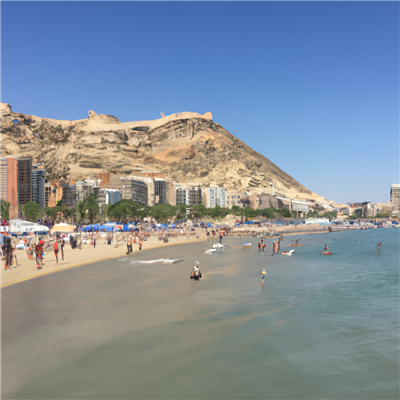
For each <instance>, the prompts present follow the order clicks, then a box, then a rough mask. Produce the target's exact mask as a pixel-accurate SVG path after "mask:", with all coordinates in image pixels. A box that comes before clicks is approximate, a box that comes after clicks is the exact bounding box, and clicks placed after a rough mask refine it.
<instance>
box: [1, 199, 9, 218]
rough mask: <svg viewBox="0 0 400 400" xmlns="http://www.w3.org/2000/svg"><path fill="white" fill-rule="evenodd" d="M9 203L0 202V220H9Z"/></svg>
mask: <svg viewBox="0 0 400 400" xmlns="http://www.w3.org/2000/svg"><path fill="white" fill-rule="evenodd" d="M10 205H11V204H10V202H8V201H5V200H1V218H3V219H5V220H9V219H10Z"/></svg>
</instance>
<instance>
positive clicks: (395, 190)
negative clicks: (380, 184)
mask: <svg viewBox="0 0 400 400" xmlns="http://www.w3.org/2000/svg"><path fill="white" fill-rule="evenodd" d="M390 202H391V203H392V207H393V210H394V211H398V210H400V184H399V183H394V184H393V185H392V187H391V188H390Z"/></svg>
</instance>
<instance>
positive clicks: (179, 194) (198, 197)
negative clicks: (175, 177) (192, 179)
mask: <svg viewBox="0 0 400 400" xmlns="http://www.w3.org/2000/svg"><path fill="white" fill-rule="evenodd" d="M177 186H178V185H177ZM202 203H203V194H202V190H201V186H200V185H199V186H183V187H179V186H178V187H177V188H176V204H177V205H178V204H186V205H188V206H197V204H202Z"/></svg>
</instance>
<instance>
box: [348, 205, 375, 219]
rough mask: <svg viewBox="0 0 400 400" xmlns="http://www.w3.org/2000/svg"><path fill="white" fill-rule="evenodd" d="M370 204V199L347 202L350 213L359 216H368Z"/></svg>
mask: <svg viewBox="0 0 400 400" xmlns="http://www.w3.org/2000/svg"><path fill="white" fill-rule="evenodd" d="M370 204H371V202H370V201H364V202H363V203H349V206H350V215H353V214H359V215H360V216H361V217H367V216H370V215H369V214H370V213H369V211H368V210H369V209H370V208H371V206H370ZM375 215H376V213H375Z"/></svg>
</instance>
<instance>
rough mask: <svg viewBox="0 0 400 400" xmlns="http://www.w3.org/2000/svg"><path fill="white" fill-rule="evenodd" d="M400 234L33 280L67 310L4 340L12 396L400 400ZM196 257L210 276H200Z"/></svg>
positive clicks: (194, 254) (349, 236)
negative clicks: (193, 273)
mask: <svg viewBox="0 0 400 400" xmlns="http://www.w3.org/2000/svg"><path fill="white" fill-rule="evenodd" d="M399 232H400V230H399V229H375V230H366V231H348V232H336V233H327V234H315V235H299V237H300V238H301V242H300V243H302V244H304V247H298V248H296V253H295V254H294V255H293V256H292V257H285V256H280V255H275V256H271V253H272V251H271V247H272V239H266V243H267V248H266V249H267V250H266V252H265V253H264V254H262V253H259V252H258V250H257V247H256V243H257V241H258V239H256V238H251V239H250V240H249V239H248V238H244V239H238V238H229V237H228V238H226V239H225V243H226V244H229V245H230V246H231V247H232V248H231V249H230V250H228V252H226V253H222V254H214V255H212V256H207V255H204V248H205V246H206V245H205V244H204V243H191V244H188V245H185V246H179V247H175V246H173V247H170V248H168V249H158V250H155V251H151V252H143V253H141V254H140V257H138V256H137V255H134V256H133V257H132V259H153V258H154V259H157V258H160V257H183V258H185V262H183V263H180V264H173V265H169V266H165V265H152V266H143V265H137V264H136V265H135V266H133V264H129V263H127V262H118V261H114V262H112V263H100V264H97V265H95V266H88V267H82V268H79V269H75V270H69V271H65V272H62V273H59V274H55V275H54V276H51V277H52V278H50V276H49V277H48V278H47V279H53V280H52V281H50V280H49V281H47V282H46V281H45V279H46V277H43V278H40V279H42V281H41V282H39V281H40V279H37V280H33V281H31V283H30V285H33V284H32V282H34V281H37V282H36V283H35V285H36V286H35V288H32V287H30V286H28V285H27V286H26V287H22V286H21V290H22V289H23V290H27V288H29V287H30V292H29V293H30V294H32V291H34V290H36V291H37V292H38V293H39V292H40V293H42V292H43V287H45V288H49V287H51V288H52V290H53V291H54V292H52V295H53V296H54V302H53V306H52V308H51V307H47V309H46V311H47V314H43V315H46V318H45V319H46V321H45V322H43V321H42V320H41V319H40V318H39V319H40V321H42V322H37V321H35V324H33V325H34V326H29V327H26V329H25V332H26V336H23V337H22V336H20V333H19V332H15V335H14V336H13V332H9V334H8V332H6V338H4V337H3V348H2V350H3V353H2V367H3V368H2V376H3V381H2V382H3V398H18V399H22V398H42V399H44V398H60V399H61V398H62V399H65V398H71V399H72V398H91V399H100V398H101V399H123V398H126V399H142V398H146V399H167V398H168V399H247V398H248V399H264V398H269V399H321V398H324V399H397V398H399ZM294 238H295V237H294V236H285V238H284V241H283V248H286V247H285V246H287V245H288V244H289V243H290V242H291V240H292V239H294ZM248 241H251V242H252V243H253V247H252V248H251V249H250V250H248V251H245V250H244V249H242V248H237V247H239V246H240V245H241V244H242V243H243V242H248ZM378 242H382V246H381V253H380V254H379V255H378V254H377V252H376V245H377V243H378ZM325 243H327V244H328V246H329V248H330V250H331V252H332V255H331V256H322V255H320V254H319V252H320V251H321V250H322V248H323V247H324V244H325ZM287 249H289V248H287ZM194 259H197V260H199V261H200V269H201V271H202V273H203V275H204V278H203V279H202V280H201V281H200V282H194V281H191V280H189V279H188V275H189V272H190V269H191V266H192V262H193V260H194ZM263 267H265V269H266V271H267V277H266V278H265V283H264V286H263V287H261V286H260V278H261V271H262V268H263ZM110 268H112V270H113V274H112V276H110V275H109V274H105V272H104V271H110ZM57 275H59V278H58V279H59V281H60V282H61V283H59V282H58V281H55V279H56V276H57ZM61 275H62V276H61ZM88 277H90V284H89V283H88V280H87V279H88ZM61 278H62V279H61ZM77 282H84V283H82V285H84V286H82V288H81V287H80V284H78V283H77ZM26 284H28V282H26ZM38 285H39V286H38ZM17 286H18V285H17ZM17 286H15V287H17ZM37 286H38V287H37ZM10 288H11V287H10ZM72 288H73V289H72ZM71 290H74V291H75V292H74V296H75V297H74V298H75V299H76V298H79V299H80V300H81V301H80V302H78V301H76V304H74V306H72V305H71V304H70V303H73V300H70V298H69V297H68V296H71ZM35 293H36V292H35ZM8 295H9V294H8V292H6V290H4V291H3V304H4V300H5V297H6V299H7V296H8ZM84 302H88V303H89V304H88V305H85V306H82V304H87V303H84ZM23 305H24V303H23V302H21V303H18V304H16V308H17V312H18V307H22V306H23ZM25 307H26V304H25ZM21 312H22V311H21ZM50 316H54V317H53V318H51V317H50ZM39 317H40V316H39ZM4 318H6V322H9V324H10V325H9V326H14V325H13V324H14V322H13V321H12V318H15V317H12V315H11V314H10V316H7V315H6V316H5V317H4V313H3V326H4V322H5V320H4ZM43 318H44V317H43ZM21 319H22V317H21ZM19 323H22V322H19ZM14 329H15V330H16V328H14ZM42 332H46V333H45V334H43V333H42ZM43 335H45V336H43ZM3 336H4V335H3ZM24 340H28V341H29V345H26V346H25V345H24V343H25V342H24ZM43 341H45V344H43ZM39 343H40V344H39ZM32 347H33V348H34V349H35V350H32ZM38 347H39V350H40V351H39V350H38ZM27 353H28V354H27ZM22 364H24V365H27V367H26V368H27V370H28V368H29V366H32V369H33V368H35V369H37V370H38V373H37V374H36V376H35V375H34V374H33V372H31V373H30V374H28V376H26V373H25V372H26V371H24V369H23V368H22ZM20 365H21V367H20ZM32 374H33V375H32ZM13 378H14V379H15V381H18V380H19V383H18V384H17V383H15V384H14V385H13V383H12V382H13V381H12V379H13Z"/></svg>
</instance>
